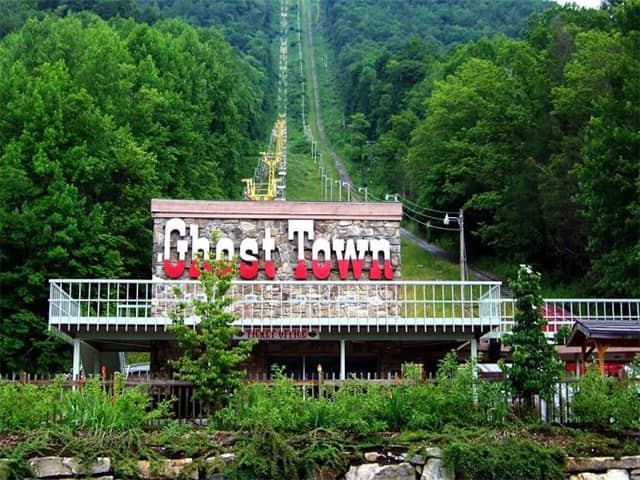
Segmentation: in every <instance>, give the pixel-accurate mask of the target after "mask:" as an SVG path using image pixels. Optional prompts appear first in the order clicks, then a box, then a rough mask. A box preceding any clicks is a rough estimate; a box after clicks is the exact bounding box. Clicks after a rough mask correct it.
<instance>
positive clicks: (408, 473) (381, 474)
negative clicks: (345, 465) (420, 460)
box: [345, 462, 416, 480]
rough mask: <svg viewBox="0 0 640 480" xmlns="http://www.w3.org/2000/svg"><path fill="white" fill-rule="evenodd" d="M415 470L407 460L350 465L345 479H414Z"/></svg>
mask: <svg viewBox="0 0 640 480" xmlns="http://www.w3.org/2000/svg"><path fill="white" fill-rule="evenodd" d="M415 478H416V470H415V469H414V468H413V467H412V466H411V464H409V463H407V462H403V463H399V464H396V465H379V464H377V463H367V464H364V465H358V466H352V467H351V468H350V469H349V471H348V472H347V474H346V475H345V480H415Z"/></svg>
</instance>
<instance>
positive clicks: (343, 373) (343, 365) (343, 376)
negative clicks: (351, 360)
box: [340, 340, 347, 380]
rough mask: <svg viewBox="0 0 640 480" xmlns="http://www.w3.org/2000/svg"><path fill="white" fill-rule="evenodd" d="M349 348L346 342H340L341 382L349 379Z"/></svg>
mask: <svg viewBox="0 0 640 480" xmlns="http://www.w3.org/2000/svg"><path fill="white" fill-rule="evenodd" d="M346 350H347V347H346V342H345V340H340V380H346V379H347V352H346Z"/></svg>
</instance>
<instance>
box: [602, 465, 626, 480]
mask: <svg viewBox="0 0 640 480" xmlns="http://www.w3.org/2000/svg"><path fill="white" fill-rule="evenodd" d="M606 475H607V476H606V477H605V478H606V479H607V480H629V472H628V471H627V470H625V469H624V468H612V469H610V470H607V473H606Z"/></svg>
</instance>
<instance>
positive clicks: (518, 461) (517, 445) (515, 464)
mask: <svg viewBox="0 0 640 480" xmlns="http://www.w3.org/2000/svg"><path fill="white" fill-rule="evenodd" d="M444 462H445V465H446V466H447V467H448V468H449V469H450V470H452V471H454V472H455V473H456V475H457V476H461V478H464V480H505V479H509V480H556V479H557V480H562V479H564V470H563V464H564V454H563V453H562V451H560V450H558V449H553V448H546V447H543V446H541V445H539V444H537V443H535V442H534V441H532V440H528V439H520V438H516V437H507V438H505V439H504V440H501V441H496V439H495V438H490V437H488V436H485V437H481V438H478V439H473V440H456V441H453V442H451V443H450V444H448V445H447V446H445V448H444Z"/></svg>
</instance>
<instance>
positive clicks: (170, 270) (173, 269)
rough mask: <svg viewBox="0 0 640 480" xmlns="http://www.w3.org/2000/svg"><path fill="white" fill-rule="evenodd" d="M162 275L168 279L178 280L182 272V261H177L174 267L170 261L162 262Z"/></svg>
mask: <svg viewBox="0 0 640 480" xmlns="http://www.w3.org/2000/svg"><path fill="white" fill-rule="evenodd" d="M163 268H164V273H166V274H167V277H169V278H180V276H181V275H182V273H183V272H184V260H178V263H176V264H175V265H174V264H173V263H171V260H165V261H164V262H163Z"/></svg>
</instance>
